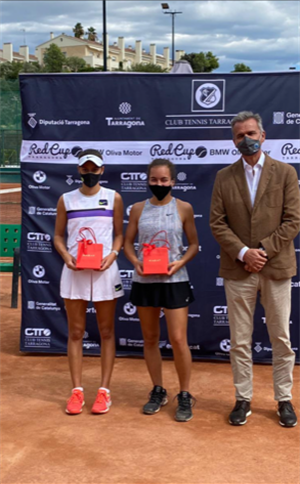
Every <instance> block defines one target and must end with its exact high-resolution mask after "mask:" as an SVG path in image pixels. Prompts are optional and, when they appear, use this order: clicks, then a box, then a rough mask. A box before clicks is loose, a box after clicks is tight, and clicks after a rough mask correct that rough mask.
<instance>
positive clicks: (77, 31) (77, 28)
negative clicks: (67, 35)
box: [73, 22, 84, 39]
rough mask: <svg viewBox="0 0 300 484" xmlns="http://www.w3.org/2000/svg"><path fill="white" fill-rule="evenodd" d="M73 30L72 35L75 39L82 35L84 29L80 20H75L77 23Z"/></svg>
mask: <svg viewBox="0 0 300 484" xmlns="http://www.w3.org/2000/svg"><path fill="white" fill-rule="evenodd" d="M73 32H74V37H77V39H80V38H81V37H83V36H84V29H83V27H82V25H81V23H80V22H77V24H76V25H75V27H74V29H73Z"/></svg>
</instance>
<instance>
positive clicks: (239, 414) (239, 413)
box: [229, 400, 251, 425]
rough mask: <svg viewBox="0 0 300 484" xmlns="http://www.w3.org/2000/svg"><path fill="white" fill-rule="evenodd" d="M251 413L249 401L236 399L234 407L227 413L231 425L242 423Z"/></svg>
mask: <svg viewBox="0 0 300 484" xmlns="http://www.w3.org/2000/svg"><path fill="white" fill-rule="evenodd" d="M249 415H251V409H250V402H247V401H246V400H237V401H236V404H235V407H234V409H233V410H232V412H231V414H230V415H229V423H230V424H231V425H244V424H245V423H246V422H247V418H246V417H249Z"/></svg>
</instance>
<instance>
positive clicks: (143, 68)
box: [127, 64, 167, 72]
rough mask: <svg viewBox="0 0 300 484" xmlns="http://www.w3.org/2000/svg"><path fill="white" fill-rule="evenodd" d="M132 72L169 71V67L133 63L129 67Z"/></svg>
mask: <svg viewBox="0 0 300 484" xmlns="http://www.w3.org/2000/svg"><path fill="white" fill-rule="evenodd" d="M127 71H130V72H167V69H163V68H162V67H161V66H160V65H157V64H132V66H131V67H129V68H128V69H127Z"/></svg>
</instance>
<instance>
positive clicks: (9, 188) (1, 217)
mask: <svg viewBox="0 0 300 484" xmlns="http://www.w3.org/2000/svg"><path fill="white" fill-rule="evenodd" d="M0 223H1V224H20V223H21V185H20V183H0Z"/></svg>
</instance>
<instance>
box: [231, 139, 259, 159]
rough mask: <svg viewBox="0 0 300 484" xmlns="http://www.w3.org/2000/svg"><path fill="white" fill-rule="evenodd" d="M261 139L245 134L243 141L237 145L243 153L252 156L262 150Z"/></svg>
mask: <svg viewBox="0 0 300 484" xmlns="http://www.w3.org/2000/svg"><path fill="white" fill-rule="evenodd" d="M260 146H261V145H260V141H259V139H252V138H248V136H245V137H244V139H243V140H242V141H240V143H239V144H238V145H237V149H238V150H239V151H240V152H241V153H242V155H246V156H251V155H255V153H257V152H258V151H259V150H260Z"/></svg>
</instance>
